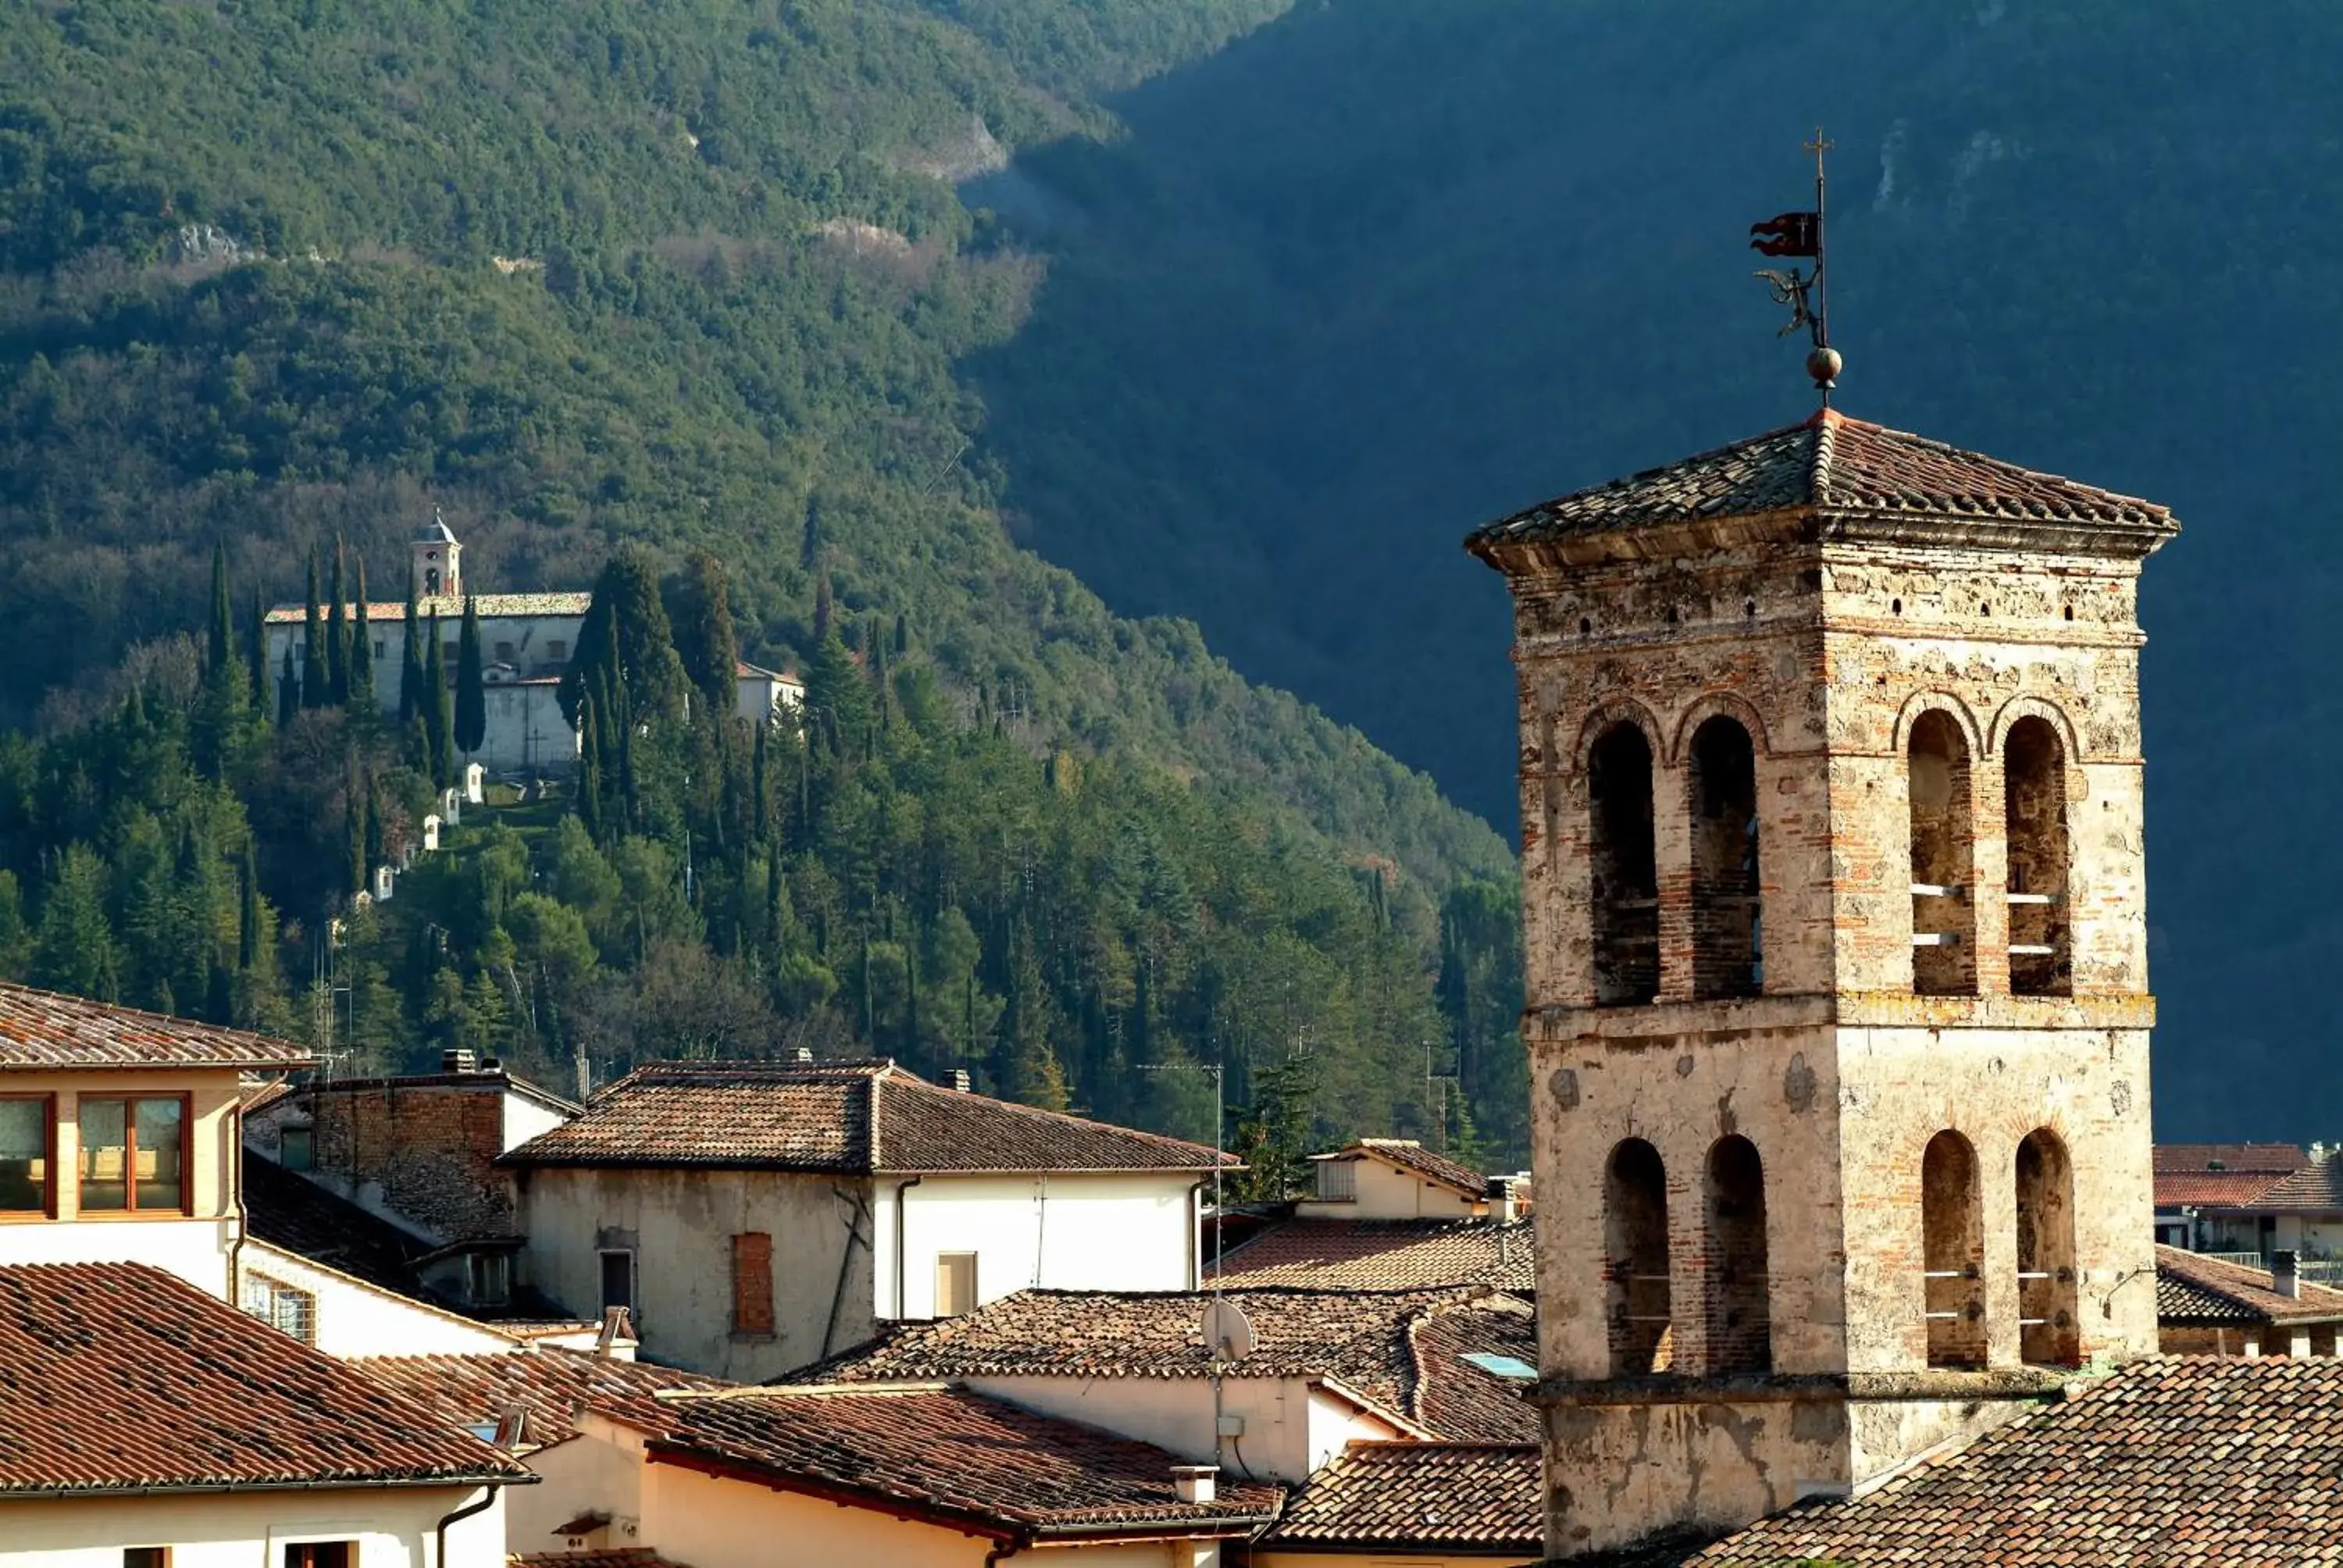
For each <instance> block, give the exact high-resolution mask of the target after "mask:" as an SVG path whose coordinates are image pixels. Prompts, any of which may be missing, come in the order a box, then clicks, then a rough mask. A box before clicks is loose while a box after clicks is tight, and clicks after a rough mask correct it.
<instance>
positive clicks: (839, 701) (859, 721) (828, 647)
mask: <svg viewBox="0 0 2343 1568" xmlns="http://www.w3.org/2000/svg"><path fill="white" fill-rule="evenodd" d="M806 707H807V709H809V711H810V712H811V714H812V715H813V717H814V718H815V719H818V720H820V723H821V724H822V725H823V727H824V728H825V729H827V731H828V732H829V733H830V735H832V736H834V737H836V738H837V739H839V740H840V741H841V742H848V743H851V744H854V745H860V744H861V743H862V739H863V735H864V732H865V731H867V730H868V729H870V722H871V707H870V682H869V681H868V680H866V679H864V678H863V675H862V667H861V666H860V664H857V663H856V662H855V660H854V655H852V654H851V653H850V652H848V651H847V648H846V644H845V643H843V642H841V641H840V640H839V639H838V638H837V636H836V635H835V634H833V635H831V636H830V637H826V638H823V639H822V640H821V643H820V646H819V647H817V648H815V649H814V652H813V662H812V663H811V664H810V665H809V666H808V667H807V669H806Z"/></svg>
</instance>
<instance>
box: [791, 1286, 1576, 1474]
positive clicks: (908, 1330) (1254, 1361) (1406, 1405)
mask: <svg viewBox="0 0 2343 1568" xmlns="http://www.w3.org/2000/svg"><path fill="white" fill-rule="evenodd" d="M1211 1299H1212V1298H1211V1295H1210V1294H1209V1293H1208V1292H1195V1291H1176V1292H1104V1291H1020V1292H1017V1293H1016V1294H1014V1295H1010V1296H1003V1297H1001V1299H1000V1300H999V1301H996V1302H990V1303H988V1304H987V1305H985V1306H982V1307H980V1308H978V1309H977V1310H976V1311H975V1312H970V1313H967V1314H965V1315H963V1316H960V1317H957V1318H945V1319H940V1320H939V1321H937V1322H923V1323H903V1324H899V1325H896V1326H895V1327H893V1328H892V1329H890V1331H889V1332H886V1333H885V1334H883V1335H882V1336H881V1337H880V1338H879V1339H877V1340H874V1341H872V1342H870V1344H868V1345H865V1346H861V1347H860V1348H858V1349H856V1350H853V1351H850V1352H847V1353H846V1354H844V1355H842V1356H839V1357H836V1358H833V1359H832V1360H830V1362H824V1363H822V1364H821V1365H820V1366H818V1367H815V1368H812V1369H809V1372H808V1373H807V1375H808V1376H809V1377H814V1376H820V1377H822V1378H826V1379H829V1380H831V1381H835V1382H907V1381H912V1382H932V1381H939V1380H949V1379H952V1378H961V1377H979V1376H986V1375H990V1376H1034V1377H1075V1378H1119V1377H1130V1378H1202V1377H1206V1376H1208V1375H1210V1372H1211V1370H1212V1363H1211V1360H1210V1358H1209V1356H1208V1355H1207V1354H1206V1352H1205V1346H1204V1342H1203V1337H1202V1316H1203V1310H1204V1305H1205V1303H1206V1302H1208V1301H1210V1300H1211ZM1222 1299H1223V1300H1226V1301H1229V1302H1234V1303H1236V1305H1238V1306H1239V1307H1241V1308H1242V1309H1243V1311H1244V1312H1245V1315H1246V1316H1247V1317H1248V1318H1250V1319H1251V1320H1252V1325H1253V1331H1254V1334H1255V1345H1254V1348H1253V1351H1252V1353H1251V1354H1250V1355H1247V1356H1245V1357H1244V1358H1243V1359H1242V1360H1240V1361H1236V1362H1227V1363H1223V1364H1224V1365H1226V1366H1227V1367H1228V1368H1229V1372H1230V1375H1232V1376H1235V1377H1261V1378H1304V1379H1309V1378H1325V1379H1331V1380H1332V1381H1334V1382H1340V1383H1342V1385H1343V1386H1345V1387H1347V1388H1350V1389H1352V1390H1354V1391H1355V1392H1358V1393H1360V1394H1362V1395H1363V1396H1365V1397H1366V1398H1367V1399H1369V1400H1372V1401H1373V1402H1375V1403H1377V1404H1379V1405H1381V1406H1382V1407H1383V1409H1385V1410H1387V1411H1389V1412H1392V1413H1393V1414H1394V1415H1397V1416H1400V1417H1402V1418H1403V1419H1404V1420H1407V1421H1410V1422H1413V1423H1415V1424H1416V1425H1418V1426H1422V1427H1423V1428H1425V1429H1426V1430H1427V1431H1429V1432H1433V1433H1434V1434H1436V1435H1439V1436H1443V1437H1453V1438H1459V1439H1467V1440H1472V1441H1476V1442H1489V1441H1495V1442H1514V1441H1522V1440H1525V1439H1527V1438H1529V1437H1533V1436H1534V1435H1535V1433H1536V1431H1537V1420H1536V1412H1534V1410H1532V1408H1531V1407H1530V1406H1529V1405H1528V1403H1526V1402H1524V1401H1523V1400H1522V1398H1521V1397H1520V1391H1521V1390H1522V1389H1523V1388H1524V1387H1525V1386H1526V1384H1524V1383H1523V1382H1516V1381H1514V1380H1512V1379H1509V1378H1506V1377H1504V1376H1503V1375H1501V1374H1499V1373H1497V1372H1492V1371H1490V1370H1489V1369H1487V1368H1484V1367H1483V1366H1480V1365H1477V1364H1475V1363H1473V1362H1468V1361H1466V1360H1464V1359H1463V1356H1464V1355H1465V1354H1466V1353H1467V1352H1473V1353H1481V1354H1488V1355H1493V1356H1500V1357H1510V1358H1513V1359H1515V1360H1519V1361H1524V1362H1529V1363H1530V1364H1532V1365H1534V1364H1535V1362H1536V1360H1537V1350H1536V1344H1535V1332H1534V1315H1533V1313H1532V1312H1531V1310H1530V1308H1529V1307H1528V1305H1527V1304H1525V1303H1523V1302H1520V1301H1517V1300H1515V1299H1514V1298H1513V1297H1511V1296H1508V1295H1503V1294H1502V1293H1499V1292H1492V1291H1488V1290H1486V1289H1483V1288H1482V1287H1478V1286H1463V1287H1451V1288H1448V1289H1444V1290H1423V1291H1383V1292H1369V1291H1299V1290H1278V1289H1268V1290H1244V1291H1229V1292H1225V1293H1224V1294H1223V1296H1222Z"/></svg>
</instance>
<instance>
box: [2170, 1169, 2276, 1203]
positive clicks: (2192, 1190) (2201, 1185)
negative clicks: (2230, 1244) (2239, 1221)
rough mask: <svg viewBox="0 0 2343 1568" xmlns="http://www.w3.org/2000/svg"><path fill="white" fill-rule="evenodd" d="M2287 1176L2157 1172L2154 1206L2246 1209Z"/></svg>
mask: <svg viewBox="0 0 2343 1568" xmlns="http://www.w3.org/2000/svg"><path fill="white" fill-rule="evenodd" d="M2286 1179H2287V1173H2286V1172H2284V1171H2157V1173H2156V1206H2157V1208H2159V1209H2180V1208H2189V1209H2239V1208H2249V1207H2251V1206H2253V1204H2254V1203H2255V1202H2256V1201H2258V1200H2259V1199H2260V1198H2261V1197H2262V1196H2263V1195H2264V1194H2266V1193H2268V1191H2269V1190H2270V1189H2271V1188H2273V1187H2275V1186H2277V1185H2278V1183H2279V1182H2281V1181H2285V1180H2286Z"/></svg>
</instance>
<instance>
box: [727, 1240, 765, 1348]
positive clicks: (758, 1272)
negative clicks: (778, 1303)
mask: <svg viewBox="0 0 2343 1568" xmlns="http://www.w3.org/2000/svg"><path fill="white" fill-rule="evenodd" d="M732 1332H734V1333H736V1334H760V1335H762V1334H770V1333H771V1332H773V1239H772V1237H770V1236H769V1235H767V1234H766V1233H765V1232H764V1231H742V1232H741V1233H740V1234H739V1235H737V1236H735V1237H733V1238H732Z"/></svg>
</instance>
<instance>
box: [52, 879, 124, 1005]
mask: <svg viewBox="0 0 2343 1568" xmlns="http://www.w3.org/2000/svg"><path fill="white" fill-rule="evenodd" d="M33 983H34V984H35V985H39V986H43V987H45V988H46V989H48V990H59V991H65V992H66V993H68V994H70V995H73V996H86V997H96V999H97V1000H100V1001H115V1000H119V998H120V995H121V990H122V960H121V951H120V949H119V948H118V947H117V946H116V942H115V940H114V928H113V927H112V926H111V925H109V924H108V923H107V921H106V862H105V861H104V860H101V859H98V858H97V854H96V851H95V850H92V849H89V848H88V847H87V846H85V845H82V844H69V845H67V846H66V847H65V852H64V853H63V854H61V855H59V856H58V857H57V859H56V863H55V868H54V869H53V870H52V871H51V872H50V875H49V885H48V889H47V890H46V891H45V893H44V895H43V896H42V900H41V924H40V934H39V937H38V940H36V941H35V945H34V949H33Z"/></svg>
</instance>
